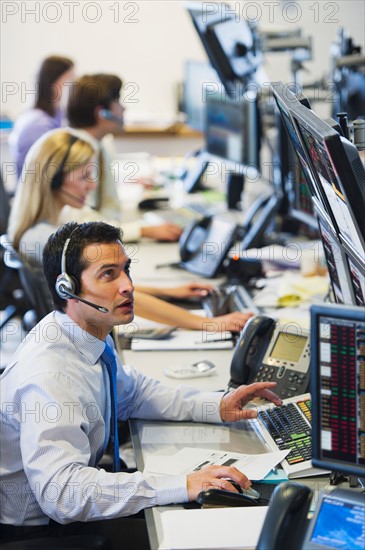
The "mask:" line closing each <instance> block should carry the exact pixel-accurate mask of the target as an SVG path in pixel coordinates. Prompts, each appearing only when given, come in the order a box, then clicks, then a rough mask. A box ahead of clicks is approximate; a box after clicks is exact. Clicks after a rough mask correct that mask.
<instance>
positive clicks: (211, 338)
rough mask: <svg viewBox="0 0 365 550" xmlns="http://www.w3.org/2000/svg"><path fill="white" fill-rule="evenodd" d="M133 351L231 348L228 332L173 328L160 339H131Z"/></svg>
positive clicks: (231, 341)
mask: <svg viewBox="0 0 365 550" xmlns="http://www.w3.org/2000/svg"><path fill="white" fill-rule="evenodd" d="M131 347H132V350H133V351H163V350H180V349H181V350H185V351H186V350H196V349H232V348H233V340H232V334H231V333H230V332H227V331H225V332H202V331H200V330H183V329H177V330H175V331H174V332H173V333H172V335H171V336H170V337H169V338H164V339H162V340H150V339H146V340H143V339H141V338H140V339H139V340H138V339H137V338H133V339H132V344H131Z"/></svg>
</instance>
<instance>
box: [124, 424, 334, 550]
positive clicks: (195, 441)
mask: <svg viewBox="0 0 365 550" xmlns="http://www.w3.org/2000/svg"><path fill="white" fill-rule="evenodd" d="M130 424H131V434H132V442H133V448H134V451H135V456H136V462H137V467H138V469H139V470H143V468H144V465H145V461H146V459H147V457H148V456H149V455H150V454H154V455H156V454H157V455H158V454H160V455H164V454H168V455H170V454H171V455H173V454H174V453H175V452H177V451H178V450H179V449H182V448H183V447H186V446H190V447H193V446H196V447H203V448H207V449H211V448H212V446H213V447H214V448H215V449H217V450H229V451H233V452H242V453H250V454H255V453H257V454H258V453H264V452H266V451H267V448H266V447H265V444H264V443H263V442H262V441H261V440H260V439H259V437H258V436H257V434H256V432H255V431H254V429H253V428H252V427H250V425H249V424H248V423H247V422H238V423H235V424H225V425H219V428H220V433H219V434H218V435H217V433H216V432H215V431H214V430H212V428H215V427H217V425H209V424H198V423H189V422H178V423H176V422H153V421H142V420H136V421H132V422H131V423H130ZM209 427H210V428H209ZM194 430H195V431H194ZM221 430H223V431H224V430H226V431H227V432H228V437H227V438H222V437H221V433H222V432H221ZM205 436H206V437H205ZM296 481H298V482H301V483H305V484H306V485H308V486H309V487H310V488H311V489H312V490H313V492H314V498H313V502H314V503H315V502H317V500H318V494H319V491H321V490H324V489H328V488H329V478H328V476H319V477H312V478H305V479H300V480H296ZM273 487H274V486H273V485H264V484H263V485H260V492H261V496H262V497H263V498H267V499H269V498H270V495H271V492H272V490H273ZM171 510H180V511H181V512H182V514H181V523H177V524H176V532H181V530H183V529H184V528H186V526H184V514H185V513H190V510H184V508H183V506H182V505H179V506H178V505H174V506H157V507H154V508H149V509H146V510H145V514H146V521H147V528H148V534H149V538H150V543H151V548H153V549H154V550H158V549H160V548H164V546H161V544H162V543H163V538H164V534H163V530H162V522H161V514H163V513H164V512H166V511H171ZM179 518H180V515H179V516H177V519H176V521H177V522H180V519H179ZM222 528H223V526H222ZM207 538H208V534H207ZM242 541H243V543H242V546H244V530H243V529H242ZM227 548H229V546H227Z"/></svg>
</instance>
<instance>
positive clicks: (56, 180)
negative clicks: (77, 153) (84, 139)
mask: <svg viewBox="0 0 365 550" xmlns="http://www.w3.org/2000/svg"><path fill="white" fill-rule="evenodd" d="M78 139H79V138H78V137H76V136H73V135H72V134H71V135H70V142H69V144H68V148H67V151H66V153H65V156H64V157H63V159H62V162H61V164H60V165H59V167H58V168H57V171H56V173H55V175H54V176H53V178H52V181H51V189H60V188H61V186H62V176H63V170H64V168H65V164H66V161H67V159H68V157H69V154H70V151H71V147H72V146H73V144H74V143H75V142H76V141H78Z"/></svg>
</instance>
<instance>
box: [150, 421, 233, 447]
mask: <svg viewBox="0 0 365 550" xmlns="http://www.w3.org/2000/svg"><path fill="white" fill-rule="evenodd" d="M229 438H230V433H229V430H227V428H226V427H225V426H224V427H220V426H215V425H214V424H212V425H209V424H204V425H203V426H199V425H195V424H193V423H191V425H188V426H187V425H184V426H177V427H176V429H174V430H171V427H170V426H163V425H162V426H143V430H142V436H141V442H142V444H144V445H146V444H149V443H152V444H154V445H186V446H189V445H199V444H200V445H207V444H208V445H213V444H215V443H229Z"/></svg>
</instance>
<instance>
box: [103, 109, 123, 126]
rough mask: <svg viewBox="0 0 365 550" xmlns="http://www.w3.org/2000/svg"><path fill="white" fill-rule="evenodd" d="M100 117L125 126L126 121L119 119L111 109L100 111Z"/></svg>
mask: <svg viewBox="0 0 365 550" xmlns="http://www.w3.org/2000/svg"><path fill="white" fill-rule="evenodd" d="M99 115H100V116H101V118H105V119H107V120H112V121H113V122H116V123H117V124H120V125H122V126H123V125H124V119H123V118H122V117H119V116H117V115H115V114H114V113H112V112H111V111H110V110H109V109H101V110H100V111H99Z"/></svg>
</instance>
